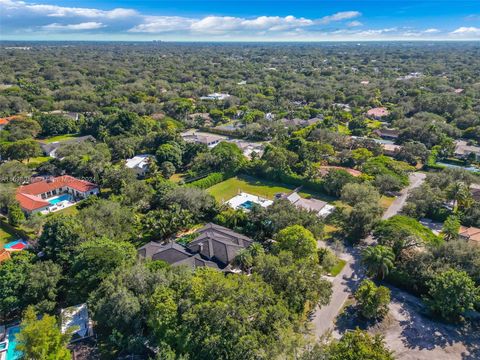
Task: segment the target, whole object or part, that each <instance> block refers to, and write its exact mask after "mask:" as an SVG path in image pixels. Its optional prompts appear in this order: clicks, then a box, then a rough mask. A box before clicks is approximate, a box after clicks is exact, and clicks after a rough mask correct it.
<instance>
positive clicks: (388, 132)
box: [373, 128, 400, 140]
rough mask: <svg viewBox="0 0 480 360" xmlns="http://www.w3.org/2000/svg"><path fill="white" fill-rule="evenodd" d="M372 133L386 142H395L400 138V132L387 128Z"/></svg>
mask: <svg viewBox="0 0 480 360" xmlns="http://www.w3.org/2000/svg"><path fill="white" fill-rule="evenodd" d="M373 133H374V134H376V135H378V136H380V137H381V138H382V139H386V140H397V139H398V137H399V136H400V130H397V129H389V128H382V129H377V130H375V131H374V132H373Z"/></svg>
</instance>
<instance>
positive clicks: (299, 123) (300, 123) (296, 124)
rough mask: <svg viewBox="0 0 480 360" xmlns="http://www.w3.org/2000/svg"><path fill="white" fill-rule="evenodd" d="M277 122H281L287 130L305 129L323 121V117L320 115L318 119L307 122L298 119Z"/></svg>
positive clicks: (284, 119)
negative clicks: (290, 128) (292, 128)
mask: <svg viewBox="0 0 480 360" xmlns="http://www.w3.org/2000/svg"><path fill="white" fill-rule="evenodd" d="M279 121H280V122H282V123H283V124H284V125H285V127H287V128H288V127H307V126H310V125H314V124H316V123H318V122H321V121H323V116H321V115H320V116H319V117H315V118H312V119H308V120H304V119H299V118H294V119H287V118H283V119H280V120H279Z"/></svg>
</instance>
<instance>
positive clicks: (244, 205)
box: [240, 200, 254, 210]
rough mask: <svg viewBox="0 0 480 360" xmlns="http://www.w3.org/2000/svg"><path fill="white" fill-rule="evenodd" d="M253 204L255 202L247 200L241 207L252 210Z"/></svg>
mask: <svg viewBox="0 0 480 360" xmlns="http://www.w3.org/2000/svg"><path fill="white" fill-rule="evenodd" d="M253 204H254V202H253V201H250V200H247V201H245V202H244V203H243V204H240V207H242V208H244V209H247V210H251V209H252V207H253Z"/></svg>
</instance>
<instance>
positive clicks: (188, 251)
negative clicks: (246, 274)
mask: <svg viewBox="0 0 480 360" xmlns="http://www.w3.org/2000/svg"><path fill="white" fill-rule="evenodd" d="M196 234H197V237H196V238H195V239H193V240H192V241H191V242H190V243H189V244H188V245H187V246H182V245H180V244H177V243H173V242H172V243H168V244H159V243H156V242H149V243H148V244H146V245H144V246H142V247H141V248H139V249H138V255H139V257H140V258H142V259H151V260H163V261H165V262H168V263H169V264H170V265H173V266H179V265H187V266H189V267H192V268H197V267H203V266H208V267H212V268H216V269H221V270H223V271H230V270H231V264H232V262H233V260H234V259H235V257H236V256H237V255H238V253H239V252H240V250H242V249H246V248H247V247H249V246H250V245H251V244H252V242H253V240H252V239H250V238H249V237H247V236H244V235H242V234H239V233H236V232H235V231H232V230H230V229H228V228H226V227H223V226H220V225H216V224H213V223H209V224H207V225H205V226H204V227H203V228H201V229H199V230H198V231H197V232H196Z"/></svg>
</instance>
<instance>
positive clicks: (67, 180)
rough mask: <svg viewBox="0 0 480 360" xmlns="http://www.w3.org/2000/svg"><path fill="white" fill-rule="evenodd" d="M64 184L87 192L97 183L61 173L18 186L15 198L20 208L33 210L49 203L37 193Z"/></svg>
mask: <svg viewBox="0 0 480 360" xmlns="http://www.w3.org/2000/svg"><path fill="white" fill-rule="evenodd" d="M66 186H68V187H69V188H71V189H74V190H77V191H80V192H88V191H90V190H93V189H96V188H97V185H95V184H93V183H91V182H89V181H85V180H80V179H76V178H74V177H73V176H69V175H63V176H59V177H56V178H53V179H51V180H41V181H37V182H33V183H31V184H28V185H23V186H20V187H19V188H18V189H17V195H16V199H17V201H18V202H19V203H20V206H21V207H22V209H24V210H27V211H33V210H36V209H40V208H43V207H46V206H49V205H50V203H49V202H48V201H45V200H43V199H42V198H41V197H39V196H38V195H40V194H43V193H46V192H48V191H52V190H56V189H59V188H62V187H66Z"/></svg>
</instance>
